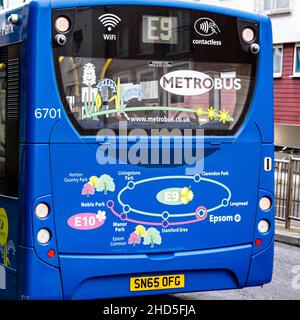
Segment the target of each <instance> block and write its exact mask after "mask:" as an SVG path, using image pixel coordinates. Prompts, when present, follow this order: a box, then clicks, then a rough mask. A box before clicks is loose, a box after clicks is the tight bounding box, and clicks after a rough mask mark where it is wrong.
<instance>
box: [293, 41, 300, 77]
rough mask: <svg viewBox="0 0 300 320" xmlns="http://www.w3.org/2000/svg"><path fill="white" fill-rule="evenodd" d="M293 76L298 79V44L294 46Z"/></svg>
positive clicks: (299, 52)
mask: <svg viewBox="0 0 300 320" xmlns="http://www.w3.org/2000/svg"><path fill="white" fill-rule="evenodd" d="M294 76H296V77H300V43H298V44H296V45H295V58H294Z"/></svg>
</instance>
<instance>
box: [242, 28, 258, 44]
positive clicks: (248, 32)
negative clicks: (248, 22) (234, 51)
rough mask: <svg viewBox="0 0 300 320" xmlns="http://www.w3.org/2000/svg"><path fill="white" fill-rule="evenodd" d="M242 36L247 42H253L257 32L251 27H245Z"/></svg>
mask: <svg viewBox="0 0 300 320" xmlns="http://www.w3.org/2000/svg"><path fill="white" fill-rule="evenodd" d="M242 38H243V40H244V41H245V42H246V43H252V42H253V41H254V39H255V32H254V30H253V29H251V28H245V29H244V30H243V32H242Z"/></svg>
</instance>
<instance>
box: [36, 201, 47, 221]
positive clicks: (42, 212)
mask: <svg viewBox="0 0 300 320" xmlns="http://www.w3.org/2000/svg"><path fill="white" fill-rule="evenodd" d="M49 211H50V210H49V207H48V205H47V204H46V203H44V202H42V203H39V204H38V205H37V206H36V207H35V214H36V216H37V217H38V218H39V219H45V218H47V217H48V215H49Z"/></svg>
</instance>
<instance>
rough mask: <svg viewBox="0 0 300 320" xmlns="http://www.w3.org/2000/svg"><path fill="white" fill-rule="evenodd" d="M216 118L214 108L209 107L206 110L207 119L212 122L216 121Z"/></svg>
mask: <svg viewBox="0 0 300 320" xmlns="http://www.w3.org/2000/svg"><path fill="white" fill-rule="evenodd" d="M216 117H217V111H216V109H215V108H214V107H210V108H209V109H208V110H207V118H208V119H209V120H214V119H216Z"/></svg>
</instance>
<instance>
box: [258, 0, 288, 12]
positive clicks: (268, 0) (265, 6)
mask: <svg viewBox="0 0 300 320" xmlns="http://www.w3.org/2000/svg"><path fill="white" fill-rule="evenodd" d="M261 10H262V11H264V12H265V13H267V14H278V13H287V12H290V11H291V10H292V0H262V2H261Z"/></svg>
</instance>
